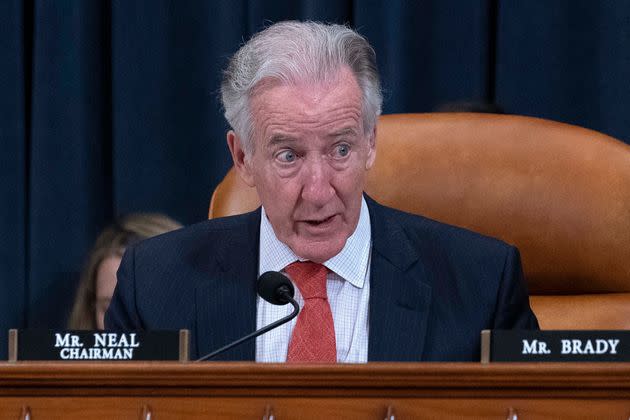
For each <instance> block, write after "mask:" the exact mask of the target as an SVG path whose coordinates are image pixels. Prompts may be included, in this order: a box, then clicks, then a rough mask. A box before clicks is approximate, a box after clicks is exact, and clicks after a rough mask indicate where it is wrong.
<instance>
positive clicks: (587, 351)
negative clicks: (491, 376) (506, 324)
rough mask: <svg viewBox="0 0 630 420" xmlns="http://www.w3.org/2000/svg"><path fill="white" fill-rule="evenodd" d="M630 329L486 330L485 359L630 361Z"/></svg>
mask: <svg viewBox="0 0 630 420" xmlns="http://www.w3.org/2000/svg"><path fill="white" fill-rule="evenodd" d="M628 361H630V331H604V330H602V331H599V330H593V331H561V330H545V331H529V330H484V331H482V332H481V362H482V363H488V362H628Z"/></svg>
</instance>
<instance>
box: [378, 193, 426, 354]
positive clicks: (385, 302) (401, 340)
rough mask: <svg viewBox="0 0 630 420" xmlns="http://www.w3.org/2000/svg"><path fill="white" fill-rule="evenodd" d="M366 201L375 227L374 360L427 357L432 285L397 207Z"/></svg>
mask: <svg viewBox="0 0 630 420" xmlns="http://www.w3.org/2000/svg"><path fill="white" fill-rule="evenodd" d="M366 201H367V202H368V206H369V209H370V219H371V227H372V260H371V270H370V318H369V325H370V326H369V328H370V331H369V348H368V360H369V361H417V360H421V358H422V351H423V348H424V339H425V335H426V329H427V318H428V315H429V310H430V304H431V287H430V286H428V285H427V284H426V283H425V282H424V281H423V279H424V278H425V272H424V268H423V265H422V263H421V260H420V258H419V256H418V255H417V251H416V249H415V248H414V247H413V246H412V243H411V241H410V239H409V238H408V236H407V234H406V233H405V231H404V229H403V227H402V226H401V224H400V223H399V217H397V216H396V213H394V212H393V211H391V210H389V209H386V208H384V207H382V206H380V205H379V204H377V203H376V202H374V201H373V200H371V199H369V197H366Z"/></svg>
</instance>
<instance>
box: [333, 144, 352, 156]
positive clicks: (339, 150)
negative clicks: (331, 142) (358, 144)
mask: <svg viewBox="0 0 630 420" xmlns="http://www.w3.org/2000/svg"><path fill="white" fill-rule="evenodd" d="M349 154H350V146H349V145H347V144H345V143H344V144H338V145H337V146H336V147H335V157H337V158H344V157H346V156H348V155H349Z"/></svg>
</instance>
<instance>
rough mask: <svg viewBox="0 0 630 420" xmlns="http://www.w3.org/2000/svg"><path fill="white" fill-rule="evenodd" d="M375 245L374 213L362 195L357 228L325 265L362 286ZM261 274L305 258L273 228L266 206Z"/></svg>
mask: <svg viewBox="0 0 630 420" xmlns="http://www.w3.org/2000/svg"><path fill="white" fill-rule="evenodd" d="M371 248H372V227H371V226H370V213H369V210H368V207H367V203H366V202H365V198H363V197H361V211H360V214H359V222H358V223H357V227H356V229H355V230H354V232H353V233H352V235H350V237H349V238H348V239H347V240H346V244H345V245H344V247H343V249H342V250H341V252H339V253H338V254H337V255H335V256H334V257H332V258H331V259H329V260H328V261H325V262H324V265H325V266H326V267H327V268H328V269H329V270H331V271H333V272H335V273H336V274H337V275H339V276H340V277H342V278H343V279H344V280H347V281H348V282H350V283H351V284H352V285H353V286H355V287H358V288H362V287H363V283H364V282H365V276H366V274H367V270H368V265H369V260H370V250H371ZM259 253H260V255H259V256H260V258H259V265H258V270H259V274H262V273H264V272H266V271H282V270H283V269H284V268H285V267H286V266H287V265H289V264H291V263H292V262H294V261H297V260H302V258H300V257H298V256H297V255H296V254H295V253H294V252H293V251H292V250H291V248H289V247H288V246H287V245H286V244H285V243H284V242H281V241H280V240H279V239H278V238H277V237H276V234H275V232H274V231H273V227H272V226H271V223H270V222H269V219H267V213H266V212H265V208H264V207H263V208H262V210H261V217H260V247H259Z"/></svg>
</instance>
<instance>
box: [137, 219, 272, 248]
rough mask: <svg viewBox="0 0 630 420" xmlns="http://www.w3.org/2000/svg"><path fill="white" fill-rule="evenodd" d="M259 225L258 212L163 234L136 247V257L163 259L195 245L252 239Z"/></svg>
mask: <svg viewBox="0 0 630 420" xmlns="http://www.w3.org/2000/svg"><path fill="white" fill-rule="evenodd" d="M259 222H260V213H259V212H257V211H254V212H251V213H246V214H240V215H236V216H228V217H222V218H217V219H210V220H204V221H202V222H199V223H195V224H193V225H190V226H187V227H184V228H181V229H178V230H175V231H172V232H167V233H163V234H161V235H158V236H154V237H152V238H148V239H145V240H144V241H142V242H140V243H138V244H137V245H135V246H134V247H135V251H136V254H145V253H146V254H150V255H162V254H164V253H173V252H175V253H179V252H181V251H182V250H185V249H189V248H190V247H192V246H195V245H196V244H200V243H204V244H205V246H208V245H211V244H216V245H217V246H220V245H221V244H225V243H230V242H233V241H234V240H238V239H239V238H241V237H243V238H245V237H250V234H252V231H251V229H256V228H257V226H258V224H259Z"/></svg>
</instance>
